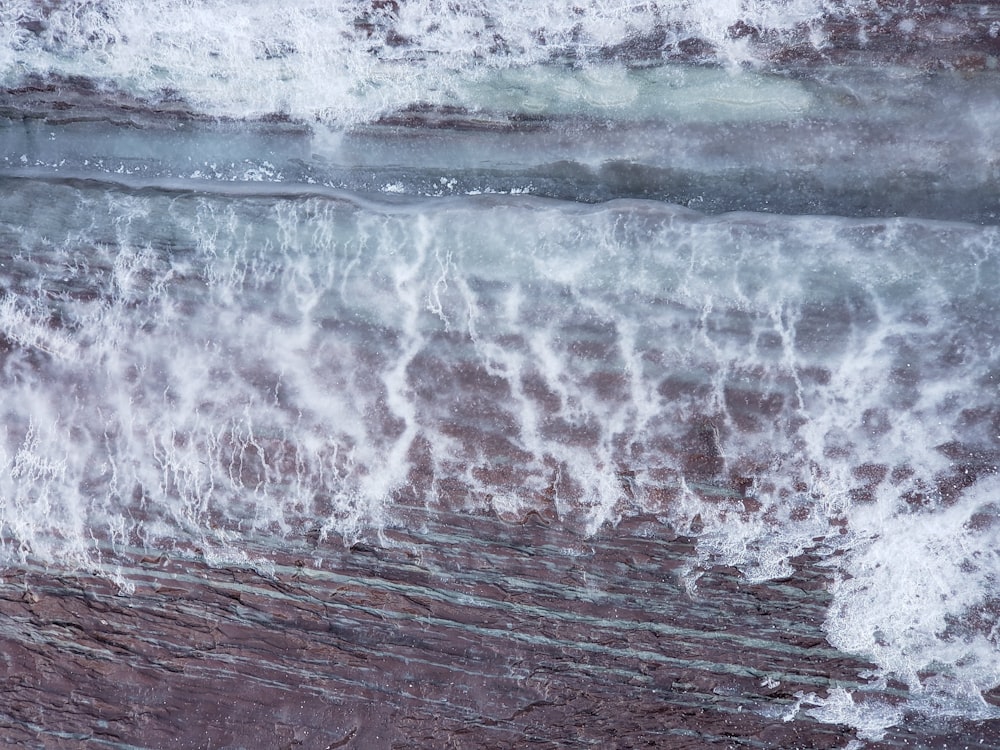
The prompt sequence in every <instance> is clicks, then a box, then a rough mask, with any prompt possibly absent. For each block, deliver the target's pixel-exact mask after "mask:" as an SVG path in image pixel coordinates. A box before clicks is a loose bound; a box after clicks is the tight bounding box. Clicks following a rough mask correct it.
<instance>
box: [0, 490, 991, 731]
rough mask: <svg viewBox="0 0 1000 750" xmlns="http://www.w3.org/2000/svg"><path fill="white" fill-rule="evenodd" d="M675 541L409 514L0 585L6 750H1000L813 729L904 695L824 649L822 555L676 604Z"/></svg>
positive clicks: (678, 546) (830, 727) (911, 726)
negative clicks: (297, 545) (296, 542)
mask: <svg viewBox="0 0 1000 750" xmlns="http://www.w3.org/2000/svg"><path fill="white" fill-rule="evenodd" d="M400 520H401V521H403V519H400ZM407 529H413V531H407ZM671 536H672V535H671V534H670V533H669V531H668V529H667V527H665V526H664V525H662V524H661V523H659V522H657V521H655V520H654V519H651V518H634V519H631V520H629V521H626V522H623V523H622V524H621V525H620V526H619V527H617V528H615V529H613V530H607V531H605V532H603V533H601V534H599V535H598V536H596V537H593V538H590V539H587V538H583V537H580V536H577V535H574V534H572V533H570V532H567V531H565V530H563V529H561V528H560V527H559V526H558V525H557V524H549V523H548V522H546V521H545V520H543V519H542V518H541V517H539V516H536V515H534V514H532V515H530V516H529V517H527V518H525V519H523V523H507V522H503V521H501V520H499V519H497V518H493V517H484V516H481V515H468V514H463V513H455V512H428V511H424V510H419V511H418V510H416V509H413V510H411V511H410V518H408V519H406V520H405V522H401V523H399V524H398V525H397V526H396V527H395V528H390V529H387V530H386V531H385V532H384V535H383V538H382V541H381V542H379V543H375V544H356V545H354V546H353V547H350V548H345V547H343V546H342V545H340V544H339V543H331V542H322V543H318V544H317V546H315V547H314V548H312V549H301V550H298V551H288V552H286V553H283V554H279V555H278V556H277V557H275V556H273V554H272V556H271V558H272V560H273V569H271V568H270V567H269V566H265V568H261V567H260V566H259V565H258V566H257V567H258V570H256V571H255V570H254V569H252V568H251V567H248V566H246V565H240V566H233V567H230V566H225V565H221V566H220V565H217V566H215V567H211V566H209V565H207V564H205V562H204V561H203V560H198V559H196V558H193V557H189V555H187V554H176V555H174V554H164V555H162V556H160V557H155V558H154V557H150V556H145V557H142V556H139V555H138V554H137V555H136V556H135V557H134V558H132V559H130V560H122V561H121V562H122V564H123V568H122V574H123V575H124V577H125V578H126V579H127V580H128V581H129V582H130V584H132V585H134V587H135V590H134V592H132V593H131V594H129V595H121V594H120V593H119V591H118V590H116V588H115V587H114V586H113V585H111V584H110V583H109V582H108V581H107V579H106V578H103V577H92V576H89V575H77V576H69V575H64V574H58V573H55V572H51V571H46V570H44V569H41V568H35V567H28V568H24V569H22V570H19V571H14V570H8V571H6V573H5V578H4V580H5V583H4V585H3V586H2V587H0V610H2V612H3V618H2V621H3V628H2V631H0V637H2V646H0V651H2V653H3V654H4V660H5V663H6V669H5V677H4V685H3V691H4V696H5V698H4V701H3V704H2V708H0V736H2V737H3V738H4V741H5V742H7V743H11V744H16V745H18V746H20V747H36V748H62V747H66V748H69V747H80V746H81V745H82V744H84V743H86V744H87V745H88V746H92V747H113V748H157V747H168V746H169V747H178V748H207V747H213V748H217V747H227V748H261V749H263V748H296V747H301V748H338V747H359V748H362V747H364V748H390V747H398V748H404V747H406V748H414V747H426V748H441V747H456V748H474V747H475V748H515V747H526V746H531V747H540V748H541V747H589V746H594V745H600V746H602V747H616V748H633V747H669V748H710V747H716V748H740V747H753V748H776V749H777V748H791V747H796V748H830V749H831V750H832V749H833V748H844V747H851V748H860V747H868V748H903V747H910V748H912V747H925V748H945V747H955V746H956V743H959V741H960V744H961V746H962V747H966V748H981V749H985V748H994V747H996V746H997V743H998V741H1000V721H998V720H994V721H988V722H979V723H975V722H968V721H964V722H953V723H950V722H947V721H945V722H942V723H940V724H939V725H935V726H929V725H926V723H923V722H918V721H909V722H907V721H904V722H903V723H902V724H901V725H899V726H897V727H894V728H891V729H889V730H888V731H887V732H886V734H885V736H884V737H883V738H882V739H881V740H880V741H868V742H859V741H855V740H856V730H855V729H852V728H850V727H848V726H845V725H840V724H835V723H821V722H819V721H817V720H816V719H815V718H813V717H812V716H810V715H809V714H808V711H809V709H810V705H809V703H808V696H810V695H813V696H818V697H820V698H823V697H825V696H827V695H829V694H830V691H832V690H836V689H837V688H846V689H848V690H850V691H853V692H854V693H855V695H856V698H855V699H856V700H872V701H877V702H880V703H882V704H884V705H886V706H891V705H892V704H893V703H894V702H897V701H898V700H899V699H900V698H901V697H902V696H903V695H904V694H905V688H904V687H903V686H902V685H893V684H892V683H890V684H889V685H888V686H884V687H879V686H877V685H876V684H874V683H873V682H872V681H871V679H870V678H869V677H866V676H865V675H866V674H867V672H868V670H870V669H871V668H872V665H870V664H867V663H865V662H864V661H863V660H860V659H857V658H854V657H852V656H849V655H847V654H843V653H840V652H838V651H837V650H835V649H833V648H831V647H830V646H829V645H828V644H827V642H826V640H825V637H824V633H823V631H822V623H823V617H824V612H825V609H826V603H827V601H828V594H827V593H826V583H827V581H826V573H825V572H824V569H823V568H822V567H821V566H819V565H818V564H817V563H818V560H816V559H810V558H809V557H808V556H804V557H801V558H799V559H798V560H796V564H795V567H796V572H795V575H794V576H792V577H790V578H788V579H785V580H780V581H772V582H767V583H761V584H751V583H748V582H747V581H746V580H745V579H743V578H741V576H740V575H739V574H738V573H737V572H736V571H734V570H732V569H728V568H712V569H708V570H706V571H704V573H703V574H702V575H701V576H700V577H699V578H697V581H696V585H695V586H694V587H691V586H689V585H686V584H685V579H684V576H683V575H682V573H683V572H684V571H685V569H687V568H689V567H690V565H691V563H692V561H693V560H694V555H695V553H694V548H693V540H692V539H690V538H687V537H673V538H671ZM193 554H195V555H196V553H193ZM688 580H689V581H690V579H688ZM802 696H806V697H807V702H806V703H804V704H803V705H799V704H798V698H799V697H802ZM857 696H859V697H857ZM989 699H990V700H991V701H992V702H994V703H1000V693H996V691H994V694H992V695H991V696H989ZM852 742H853V744H850V743H852Z"/></svg>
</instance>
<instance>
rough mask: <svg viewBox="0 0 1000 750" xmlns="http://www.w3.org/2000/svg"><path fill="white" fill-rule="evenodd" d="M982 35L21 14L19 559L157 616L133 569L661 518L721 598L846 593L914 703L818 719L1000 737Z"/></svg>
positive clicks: (999, 252) (992, 165)
mask: <svg viewBox="0 0 1000 750" xmlns="http://www.w3.org/2000/svg"><path fill="white" fill-rule="evenodd" d="M963 8H965V10H963V12H962V13H960V14H953V15H952V17H951V18H950V20H949V21H948V23H950V24H951V25H950V26H948V25H946V24H945V23H944V21H934V18H933V17H932V11H931V10H929V9H928V10H926V11H922V10H921V7H920V4H919V3H918V4H917V7H916V8H915V9H914V8H910V9H898V10H894V9H893V8H892V7H890V6H888V5H887V4H885V3H877V2H861V1H854V2H851V1H848V0H836V1H834V0H828V1H821V0H788V1H787V2H782V1H781V0H768V2H747V1H746V0H740V1H737V0H728V1H727V2H714V3H707V2H706V3H700V2H688V1H682V0H673V1H671V2H649V3H630V2H623V1H612V0H589V1H585V2H578V3H568V2H563V1H562V0H545V1H544V2H529V3H517V2H514V3H510V2H508V3H499V2H492V1H490V0H479V1H478V2H463V3H449V2H439V1H437V0H398V2H397V1H394V0H388V1H387V0H382V1H371V2H361V0H354V1H351V0H338V1H337V2H333V3H326V2H310V1H308V0H297V1H296V2H288V3H282V4H280V5H279V4H273V3H269V2H264V1H260V2H255V1H253V0H240V1H238V2H237V1H234V0H225V1H223V0H213V1H211V2H201V3H190V2H183V1H182V0H140V1H138V2H114V1H113V0H76V1H73V2H70V1H68V0H61V1H58V2H45V3H40V2H27V0H13V1H10V0H8V2H6V3H4V4H3V6H2V7H0V185H2V189H0V286H2V291H0V368H2V369H0V393H2V396H3V398H2V409H3V420H2V432H0V565H3V566H8V567H14V566H16V565H18V564H27V563H30V564H41V565H45V566H49V567H51V568H52V569H55V570H62V571H66V572H69V571H74V570H84V571H89V572H98V573H100V574H101V575H104V576H107V577H108V578H110V579H112V580H114V581H116V582H117V583H118V585H119V586H120V587H121V589H122V591H123V593H125V594H127V593H128V590H129V581H128V579H127V576H123V575H122V574H121V572H120V566H119V560H120V558H121V557H122V556H124V555H127V554H135V553H136V551H137V550H138V551H140V552H142V553H153V552H157V551H164V550H169V551H172V552H175V553H176V554H180V555H192V556H194V555H202V556H205V557H206V558H208V559H209V560H210V562H218V563H220V564H221V563H231V562H234V561H243V562H245V563H246V564H249V565H253V566H259V567H260V568H261V569H262V570H265V571H266V569H267V566H268V564H269V563H268V557H267V550H268V549H273V550H277V549H287V548H289V547H291V548H296V547H298V546H301V547H302V548H307V547H309V545H311V544H315V543H316V540H317V539H319V540H323V542H324V543H337V544H340V543H343V544H348V545H349V544H353V543H355V542H357V541H358V540H361V539H367V540H374V541H375V542H378V541H379V540H380V539H381V537H380V530H381V529H383V528H385V526H386V525H387V524H390V523H392V519H393V518H394V512H395V511H394V509H395V508H398V507H403V506H406V507H413V506H418V507H434V508H447V509H451V510H461V511H463V512H467V513H493V514H496V515H498V516H499V517H500V518H503V519H509V520H512V521H517V520H518V519H523V518H524V517H525V516H526V515H527V514H530V513H537V514H541V515H542V516H544V517H545V518H547V519H551V521H552V522H554V523H558V524H561V525H563V526H565V527H567V528H571V529H573V530H575V531H578V532H579V533H580V534H582V535H585V536H587V535H594V534H598V533H613V529H614V527H615V525H616V524H618V523H620V522H621V521H622V519H624V518H627V517H631V516H636V515H640V514H647V515H651V516H654V517H656V518H657V519H659V521H660V522H661V523H662V525H663V528H664V529H665V530H666V529H668V528H669V529H672V530H674V531H676V532H677V533H681V534H686V535H691V536H693V537H694V538H695V539H696V544H697V558H696V559H692V561H691V564H690V567H689V570H688V574H687V579H686V582H687V584H688V588H689V591H690V592H691V595H692V596H696V592H697V580H698V576H699V575H700V572H701V571H703V570H706V569H708V568H709V567H711V566H713V565H729V566H735V567H737V568H738V569H739V570H740V571H741V572H742V573H743V574H744V575H745V576H746V577H747V578H748V579H749V580H751V581H761V580H772V579H776V578H782V577H785V576H789V575H791V574H792V572H793V561H794V560H795V558H796V557H797V556H799V555H801V554H803V553H805V552H809V553H811V554H815V555H818V556H820V557H822V558H823V560H824V565H826V566H828V567H829V569H830V570H831V571H832V580H833V583H832V584H831V594H832V602H831V604H830V606H829V610H828V612H827V615H826V624H825V628H826V633H827V637H828V640H829V643H830V644H831V645H832V646H834V647H836V648H839V649H842V650H843V651H845V652H848V653H851V654H856V655H860V656H864V657H865V658H868V659H870V660H871V661H872V662H873V663H874V664H875V665H877V670H876V672H875V673H874V674H873V675H872V679H873V680H875V681H880V682H881V684H887V682H888V681H896V682H898V683H900V684H901V685H903V686H905V692H906V695H905V700H903V701H901V702H900V703H899V704H898V705H888V704H881V703H877V702H871V701H868V702H862V703H858V702H855V701H853V700H852V699H851V696H850V694H849V693H847V691H844V690H840V691H839V692H838V691H836V690H835V691H833V692H831V693H830V694H829V695H827V696H816V695H814V694H812V695H802V696H799V703H798V705H797V706H796V707H795V709H794V710H795V711H802V712H807V713H808V714H809V715H811V716H813V717H815V718H817V719H819V720H821V721H830V722H839V723H847V724H850V725H852V726H855V727H856V728H858V730H859V735H858V736H859V737H861V738H862V739H873V740H875V739H878V737H880V736H881V735H880V732H882V731H884V730H885V729H886V728H888V727H891V726H893V725H895V724H898V723H900V722H902V721H904V719H905V717H906V716H907V715H913V714H917V715H922V716H925V717H930V718H932V719H946V718H947V717H952V716H955V717H963V718H967V719H987V718H997V717H998V716H1000V711H998V709H997V706H996V705H995V697H994V698H993V699H992V702H991V701H990V700H987V698H986V697H984V694H987V693H989V691H991V690H993V689H995V688H996V687H997V686H998V685H1000V620H998V618H1000V525H998V521H1000V512H998V502H1000V479H998V477H997V471H998V461H1000V399H998V395H1000V392H998V383H1000V354H998V349H997V341H996V337H997V331H998V326H1000V302H998V300H1000V72H998V70H997V68H998V65H997V58H996V56H995V53H996V51H997V48H996V44H995V40H996V39H997V37H998V35H1000V11H998V10H997V9H996V7H995V6H992V5H989V4H965V5H964V6H963ZM956 18H957V19H959V20H956ZM928 19H930V20H928ZM959 21H961V23H959ZM956 24H957V25H956ZM961 24H965V25H964V26H961ZM928 29H929V31H928ZM886 39H889V40H890V41H886ZM900 40H901V41H900ZM954 40H957V42H954ZM953 42H954V43H953ZM949 45H951V46H949ZM991 45H992V46H991ZM382 542H384V543H388V542H386V541H385V540H384V539H382ZM261 550H263V552H262V551H261Z"/></svg>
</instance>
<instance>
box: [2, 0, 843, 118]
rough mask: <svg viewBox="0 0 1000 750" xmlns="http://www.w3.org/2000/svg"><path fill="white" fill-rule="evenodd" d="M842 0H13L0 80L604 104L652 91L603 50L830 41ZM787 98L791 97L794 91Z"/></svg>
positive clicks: (365, 112) (267, 95)
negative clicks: (571, 68)
mask: <svg viewBox="0 0 1000 750" xmlns="http://www.w3.org/2000/svg"><path fill="white" fill-rule="evenodd" d="M841 5H843V3H840V2H836V3H835V2H831V0H786V1H785V2H772V3H757V2H747V0H728V1H727V2H722V3H720V2H712V3H709V2H687V1H686V0H672V1H671V2H667V3H647V4H637V3H631V2H598V1H596V0H591V1H590V2H582V3H581V2H575V3H568V2H565V0H546V2H517V3H507V2H496V1H494V0H478V1H477V2H468V3H461V4H455V3H445V2H441V1H440V0H407V2H403V3H399V4H398V6H397V5H396V4H394V3H393V4H388V3H387V4H383V6H382V7H381V8H373V6H372V4H371V3H369V2H365V1H362V0H340V1H339V2H335V3H328V2H317V0H297V1H296V2H289V3H281V4H278V5H276V4H274V3H271V2H263V1H259V2H255V1H252V0H211V1H210V2H200V3H195V4H192V3H190V2H186V1H185V0H141V2H124V1H123V0H88V1H87V2H68V1H67V2H56V3H44V4H40V3H36V2H32V0H8V2H6V3H5V4H4V8H3V9H0V80H3V81H4V82H5V83H7V84H8V85H16V84H17V83H18V82H19V81H23V80H24V79H25V76H30V75H36V76H42V77H45V76H48V75H50V74H58V75H61V76H82V77H85V78H87V79H91V80H94V81H97V82H99V83H100V84H101V85H106V86H110V87H113V88H117V89H119V90H121V91H124V92H126V93H128V94H131V95H134V96H138V97H140V98H142V99H145V100H149V101H153V102H157V101H161V100H176V99H181V100H183V101H184V102H186V104H187V106H190V107H192V108H194V109H195V110H197V111H199V112H205V113H208V114H211V115H221V116H228V117H239V118H242V117H258V116H262V115H273V114H284V115H287V116H290V117H292V118H296V119H304V120H306V121H315V120H321V121H326V122H334V123H340V124H351V123H354V122H358V121H366V120H370V119H372V118H374V117H377V116H379V115H380V114H384V113H388V112H393V111H398V110H400V109H404V108H406V107H407V106H410V105H427V104H431V105H442V104H448V105H459V106H466V107H471V108H473V109H476V108H480V107H483V108H486V109H489V108H490V106H489V105H490V102H491V100H490V97H491V96H493V95H495V94H497V93H498V92H499V93H503V94H505V95H506V96H508V97H509V96H513V97H515V98H518V99H519V102H518V106H519V107H520V108H522V109H523V110H524V111H529V112H530V111H531V110H532V109H533V108H538V107H544V106H546V104H547V103H552V102H553V101H554V102H555V103H561V104H562V106H565V105H566V104H568V103H571V102H577V103H578V105H577V106H579V104H586V105H589V106H594V107H596V108H597V109H598V110H599V111H601V110H609V109H615V108H618V107H621V106H624V105H627V104H629V103H631V102H633V101H635V100H636V98H637V97H639V96H640V94H641V89H640V88H637V86H636V82H635V81H634V80H632V79H631V77H630V76H627V75H626V73H625V72H624V70H622V69H620V68H614V67H612V68H602V67H597V68H594V69H590V67H589V66H590V63H592V62H600V60H601V59H602V50H603V51H607V50H612V49H615V48H618V47H621V46H623V45H628V44H629V43H631V42H634V41H635V40H636V39H642V38H643V37H644V36H649V35H656V39H657V40H658V41H657V42H656V43H655V44H654V45H653V47H652V48H651V51H650V52H647V53H646V54H647V55H652V57H653V59H654V60H655V59H656V58H657V56H658V55H660V54H668V53H669V52H670V51H671V50H672V49H674V48H675V47H676V45H677V44H678V43H680V42H681V41H683V40H685V39H692V38H693V39H700V40H703V41H704V42H707V43H709V44H711V45H712V48H714V49H715V53H714V55H715V57H716V59H717V60H718V61H719V62H722V63H725V64H729V65H730V66H739V65H741V64H744V63H747V62H750V61H752V60H754V59H755V55H756V54H757V50H756V48H755V46H754V45H753V44H751V43H750V42H748V41H747V38H745V37H744V38H741V35H739V34H734V33H733V31H732V30H733V28H734V27H735V25H736V24H738V23H741V24H743V26H744V27H745V28H748V29H750V28H752V29H754V30H756V32H757V33H760V34H763V35H764V36H765V37H768V36H769V37H775V38H778V39H780V38H781V37H782V36H791V35H798V36H802V35H805V41H806V43H812V44H815V45H818V46H819V45H822V44H823V40H822V38H821V34H820V31H819V29H820V21H821V19H822V18H823V17H824V15H825V14H828V13H831V12H837V11H838V10H839V9H840V6H841ZM852 5H853V3H852ZM810 29H811V31H810ZM605 56H606V55H605ZM566 58H571V59H574V60H576V61H577V62H582V63H583V64H584V67H583V70H582V71H581V73H580V75H578V76H574V77H571V78H554V79H551V78H552V77H551V76H546V75H544V73H543V75H542V77H541V78H539V77H538V76H537V73H533V72H531V69H529V68H528V66H533V65H536V64H538V63H546V62H550V61H553V60H564V59H566ZM534 70H536V71H537V70H542V69H537V68H536V69H534ZM518 71H521V72H518ZM640 78H641V77H640ZM550 79H551V80H550ZM754 92H755V86H753V85H751V86H746V85H740V84H737V85H734V86H732V87H729V88H728V89H727V90H726V91H721V92H720V96H719V97H717V102H718V103H719V106H723V107H729V108H732V107H742V108H744V109H745V108H746V106H747V104H748V102H747V99H748V97H750V98H753V97H757V99H758V100H759V97H760V94H761V93H762V92H759V91H758V92H757V93H756V94H755V93H754ZM775 93H777V92H774V91H772V92H770V95H773V94H775ZM647 101H649V99H648V98H647ZM758 103H759V102H758ZM683 106H687V107H691V105H690V104H687V105H683ZM783 106H786V107H787V106H794V101H793V100H790V99H788V98H785V100H784V104H783Z"/></svg>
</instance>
